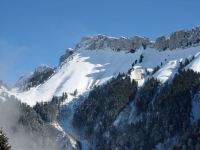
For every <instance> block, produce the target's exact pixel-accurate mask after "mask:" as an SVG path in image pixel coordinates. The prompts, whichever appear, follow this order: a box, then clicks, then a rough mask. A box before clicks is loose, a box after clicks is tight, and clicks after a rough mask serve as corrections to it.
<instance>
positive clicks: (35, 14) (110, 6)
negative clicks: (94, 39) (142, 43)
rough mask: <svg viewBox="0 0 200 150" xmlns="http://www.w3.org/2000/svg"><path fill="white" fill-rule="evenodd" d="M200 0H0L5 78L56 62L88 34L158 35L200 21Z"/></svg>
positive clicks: (0, 70) (0, 69)
mask: <svg viewBox="0 0 200 150" xmlns="http://www.w3.org/2000/svg"><path fill="white" fill-rule="evenodd" d="M199 8H200V1H199V0H0V79H1V80H4V81H5V82H6V83H8V84H9V85H12V84H14V82H15V81H16V79H17V78H18V77H19V76H20V75H23V74H26V73H28V72H30V71H32V70H33V69H34V68H35V67H36V66H38V65H39V64H48V65H50V66H56V65H57V64H58V58H59V56H60V55H62V54H63V53H64V51H65V49H66V48H68V47H74V45H75V44H76V43H77V42H78V41H79V40H80V38H81V37H82V36H84V35H94V34H99V33H101V34H106V35H111V36H133V35H141V36H146V37H149V38H150V39H152V40H154V39H155V38H156V37H158V36H160V35H163V34H169V33H170V32H172V31H176V30H178V29H183V28H186V29H187V28H191V27H194V26H198V25H200V13H199Z"/></svg>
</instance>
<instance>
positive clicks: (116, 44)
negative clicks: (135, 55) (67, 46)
mask: <svg viewBox="0 0 200 150" xmlns="http://www.w3.org/2000/svg"><path fill="white" fill-rule="evenodd" d="M149 44H150V41H149V40H148V39H147V38H145V37H139V36H135V37H131V38H125V37H120V38H114V37H108V36H105V35H97V36H93V37H83V38H82V39H81V41H80V43H78V44H77V45H76V48H75V49H86V50H97V49H106V48H110V49H112V50H115V51H120V50H132V49H133V50H135V49H139V48H141V47H143V48H145V47H146V46H147V45H149Z"/></svg>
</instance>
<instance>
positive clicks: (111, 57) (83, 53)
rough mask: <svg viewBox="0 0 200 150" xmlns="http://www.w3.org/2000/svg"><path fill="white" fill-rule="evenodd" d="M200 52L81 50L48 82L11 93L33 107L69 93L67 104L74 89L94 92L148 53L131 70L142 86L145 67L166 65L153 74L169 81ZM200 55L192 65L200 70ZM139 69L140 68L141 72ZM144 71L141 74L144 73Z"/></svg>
mask: <svg viewBox="0 0 200 150" xmlns="http://www.w3.org/2000/svg"><path fill="white" fill-rule="evenodd" d="M199 52H200V47H191V48H188V49H175V50H172V51H171V50H166V51H163V52H159V51H157V50H154V49H151V48H147V49H145V50H144V49H138V50H137V51H136V52H135V53H128V51H120V52H115V51H112V50H109V49H105V50H81V49H80V50H77V51H75V52H74V54H73V55H72V56H70V57H69V58H68V59H67V61H66V62H65V63H64V64H63V65H62V66H59V67H58V68H57V70H56V71H55V73H54V75H53V76H52V77H51V78H50V79H48V80H47V81H46V82H45V83H43V84H41V85H39V86H37V87H33V88H31V89H30V90H28V91H24V92H21V91H20V90H18V89H17V88H14V89H12V91H11V93H12V94H13V95H15V96H16V97H17V98H18V99H20V100H21V101H22V102H25V103H27V104H29V105H30V106H33V105H35V104H36V102H41V101H49V100H51V98H52V97H53V96H61V95H62V93H63V92H67V94H68V97H69V98H68V99H67V101H66V103H68V102H70V101H71V100H73V99H74V96H73V94H72V93H73V92H74V91H75V90H76V89H77V90H78V95H82V94H84V93H86V92H88V91H90V90H91V89H92V88H93V87H94V86H95V85H100V84H103V83H105V82H106V81H108V80H109V79H110V78H112V77H113V76H117V75H118V73H119V72H121V73H122V72H127V71H128V70H129V69H130V68H131V67H132V63H133V62H135V60H136V59H137V60H138V61H139V58H140V55H141V54H142V55H143V56H144V58H143V61H142V63H137V64H136V65H135V66H134V68H137V69H135V70H134V71H133V72H132V73H131V78H132V79H135V80H136V81H138V83H139V86H142V85H143V83H144V81H145V79H146V78H147V77H148V76H147V75H145V71H144V69H147V70H152V69H153V68H154V67H156V66H158V65H159V66H160V64H161V62H162V63H163V65H162V66H161V68H160V69H159V70H158V71H157V72H156V73H155V74H154V75H153V77H155V78H158V79H159V80H160V81H161V82H166V81H167V80H168V79H169V78H172V77H173V75H174V74H175V73H176V72H177V67H178V66H179V62H180V61H181V60H182V59H184V58H191V57H192V56H195V55H197V54H198V53H199ZM199 66H200V56H196V57H195V60H193V61H192V64H191V66H188V68H191V69H194V70H195V71H200V67H199ZM138 68H139V71H137V70H138ZM140 74H141V75H140Z"/></svg>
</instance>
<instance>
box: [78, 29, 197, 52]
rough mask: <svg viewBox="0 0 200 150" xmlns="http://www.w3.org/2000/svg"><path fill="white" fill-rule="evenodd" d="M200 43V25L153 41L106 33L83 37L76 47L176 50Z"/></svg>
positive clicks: (87, 48)
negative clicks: (110, 35) (111, 35)
mask: <svg viewBox="0 0 200 150" xmlns="http://www.w3.org/2000/svg"><path fill="white" fill-rule="evenodd" d="M199 44H200V27H195V28H193V29H191V30H179V31H176V32H173V33H171V34H170V35H169V36H161V37H158V38H157V39H156V40H155V42H151V41H150V40H149V39H148V38H145V37H140V36H134V37H130V38H126V37H120V38H114V37H109V36H105V35H96V36H91V37H83V38H82V39H81V41H80V43H78V44H77V45H76V47H75V49H76V50H77V49H86V50H97V49H106V48H110V49H112V50H115V51H120V50H136V49H139V48H144V49H145V48H146V47H147V46H149V47H152V48H155V49H157V50H160V51H162V50H166V49H170V50H174V49H176V48H186V47H191V46H197V45H199Z"/></svg>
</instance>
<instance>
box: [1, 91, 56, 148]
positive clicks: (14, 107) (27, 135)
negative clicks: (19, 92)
mask: <svg viewBox="0 0 200 150" xmlns="http://www.w3.org/2000/svg"><path fill="white" fill-rule="evenodd" d="M21 109H22V108H21V107H20V105H19V101H17V100H16V99H15V98H14V97H12V96H11V97H9V96H8V95H6V93H3V94H2V93H1V94H0V128H2V130H3V132H4V133H5V134H6V136H7V137H8V142H9V144H10V145H11V149H12V150H56V149H58V147H57V144H56V135H54V137H53V134H55V132H54V133H52V134H46V133H47V132H49V131H50V130H51V129H48V130H47V129H46V128H45V126H40V125H38V124H36V125H35V124H34V123H35V122H34V120H32V122H33V123H30V124H26V125H22V124H20V123H19V120H20V119H21V116H23V115H25V114H23V113H24V112H22V110H21ZM23 119H24V118H23ZM28 119H29V118H28ZM32 126H33V127H32ZM37 128H38V131H37ZM45 134H46V135H45Z"/></svg>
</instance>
